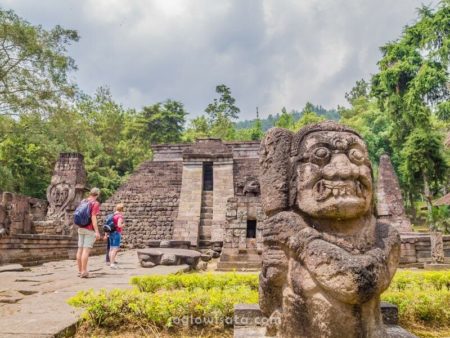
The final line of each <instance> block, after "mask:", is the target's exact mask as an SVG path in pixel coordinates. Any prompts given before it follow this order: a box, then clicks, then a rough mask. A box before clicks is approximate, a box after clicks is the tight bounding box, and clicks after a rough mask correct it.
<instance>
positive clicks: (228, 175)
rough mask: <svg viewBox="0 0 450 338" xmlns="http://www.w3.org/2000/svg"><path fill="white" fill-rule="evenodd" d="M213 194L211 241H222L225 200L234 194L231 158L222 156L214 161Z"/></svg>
mask: <svg viewBox="0 0 450 338" xmlns="http://www.w3.org/2000/svg"><path fill="white" fill-rule="evenodd" d="M213 175H214V187H213V189H214V195H213V222H212V228H211V242H213V243H214V242H222V241H223V238H224V234H223V229H224V224H225V221H226V211H227V200H228V199H229V198H230V197H233V196H234V185H233V159H232V158H224V159H217V160H216V161H214V174H213Z"/></svg>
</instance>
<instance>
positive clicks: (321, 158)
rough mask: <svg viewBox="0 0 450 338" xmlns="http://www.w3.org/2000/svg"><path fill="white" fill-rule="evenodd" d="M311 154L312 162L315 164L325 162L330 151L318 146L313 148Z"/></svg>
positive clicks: (328, 157)
mask: <svg viewBox="0 0 450 338" xmlns="http://www.w3.org/2000/svg"><path fill="white" fill-rule="evenodd" d="M312 155H313V156H312V157H311V160H312V162H314V163H317V164H325V163H326V162H327V161H328V160H329V159H330V155H331V152H330V150H329V149H327V148H325V147H320V148H317V149H316V150H314V152H313V154H312Z"/></svg>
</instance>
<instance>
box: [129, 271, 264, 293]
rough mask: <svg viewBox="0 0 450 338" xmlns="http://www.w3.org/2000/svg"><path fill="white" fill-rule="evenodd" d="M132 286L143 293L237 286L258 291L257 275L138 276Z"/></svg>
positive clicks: (134, 278)
mask: <svg viewBox="0 0 450 338" xmlns="http://www.w3.org/2000/svg"><path fill="white" fill-rule="evenodd" d="M131 284H133V285H135V286H137V288H138V289H139V290H140V291H142V292H155V291H158V290H175V289H189V290H193V289H195V288H201V289H204V290H209V289H212V288H220V289H226V288H230V287H236V286H247V287H249V288H250V289H251V290H258V285H259V281H258V275H257V274H237V273H223V274H212V273H207V274H199V273H191V274H177V275H153V276H138V277H133V278H132V279H131Z"/></svg>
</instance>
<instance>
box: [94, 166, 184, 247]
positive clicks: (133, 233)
mask: <svg viewBox="0 0 450 338" xmlns="http://www.w3.org/2000/svg"><path fill="white" fill-rule="evenodd" d="M182 165H183V164H182V162H180V161H156V162H153V161H147V162H144V163H143V164H142V165H141V166H140V167H139V168H138V169H137V170H136V171H135V173H134V174H133V175H131V176H130V178H129V179H128V181H127V182H126V183H125V184H123V185H122V186H121V187H120V188H119V189H118V191H117V192H116V193H115V194H114V195H113V196H112V197H111V198H110V199H108V200H107V201H106V202H105V203H103V204H102V205H101V211H102V217H101V222H102V221H103V219H104V217H105V215H107V214H109V213H111V212H113V210H114V207H115V205H116V204H117V203H123V204H124V205H125V212H124V216H125V225H126V226H125V229H124V236H123V242H124V245H125V246H127V247H145V246H146V243H147V242H148V241H149V240H161V239H172V237H173V226H174V221H175V219H176V217H177V212H178V204H179V197H180V190H181V175H182Z"/></svg>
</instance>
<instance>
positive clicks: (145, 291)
mask: <svg viewBox="0 0 450 338" xmlns="http://www.w3.org/2000/svg"><path fill="white" fill-rule="evenodd" d="M257 280H258V279H257V275H256V274H253V275H238V274H234V273H229V274H221V275H213V274H184V275H167V276H146V277H135V278H133V279H132V284H134V285H136V286H137V288H135V289H133V290H120V289H115V290H112V291H106V290H101V291H100V292H94V291H93V290H90V291H82V292H79V293H78V294H77V295H76V296H75V297H72V298H71V299H70V300H69V304H70V305H72V306H75V307H82V308H85V309H86V311H85V314H84V318H85V319H86V320H87V321H88V322H89V323H90V324H91V325H92V326H96V327H109V328H116V327H119V326H123V325H145V326H148V325H153V326H156V327H159V328H164V327H171V326H172V325H173V320H174V318H188V317H191V316H192V317H197V318H206V319H208V320H212V321H211V322H209V323H208V322H207V323H206V324H205V325H216V324H217V323H220V322H221V321H222V320H223V319H224V318H227V317H232V316H233V312H234V305H235V304H238V303H257V302H258V291H257V289H258V283H257ZM216 320H217V322H216Z"/></svg>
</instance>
